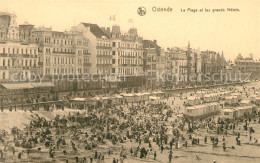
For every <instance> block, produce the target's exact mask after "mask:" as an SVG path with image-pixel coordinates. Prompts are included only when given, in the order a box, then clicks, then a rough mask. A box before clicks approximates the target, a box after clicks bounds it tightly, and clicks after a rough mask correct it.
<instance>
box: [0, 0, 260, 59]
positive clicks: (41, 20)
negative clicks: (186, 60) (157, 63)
mask: <svg viewBox="0 0 260 163" xmlns="http://www.w3.org/2000/svg"><path fill="white" fill-rule="evenodd" d="M139 7H144V8H146V14H145V15H144V16H140V15H138V13H137V9H138V8H139ZM153 7H156V8H158V7H160V8H167V7H170V8H172V10H173V11H172V12H153V11H152V9H153ZM188 8H190V9H197V11H198V12H195V13H194V12H187V11H186V12H181V9H185V10H187V9H188ZM205 8H207V9H210V10H211V11H212V10H213V9H224V10H226V9H227V8H237V9H239V10H240V11H239V12H214V13H213V12H205V11H204V12H199V10H200V9H203V10H205ZM0 11H9V12H14V13H15V14H16V15H17V22H18V24H22V23H24V22H25V21H27V22H29V23H30V24H34V25H35V26H36V27H37V26H42V25H44V26H45V27H52V29H53V30H57V31H64V30H69V29H70V27H72V26H74V25H77V24H79V23H80V22H87V23H95V24H98V25H99V26H100V27H102V26H104V27H109V26H110V27H111V26H112V25H114V24H117V25H120V26H121V30H122V31H127V30H128V29H129V28H130V27H135V28H137V29H138V34H139V35H140V36H142V37H143V38H144V39H150V40H157V42H158V44H159V46H161V47H163V48H167V47H186V46H187V45H188V42H190V45H191V47H192V48H195V49H198V48H199V49H200V50H213V51H217V52H219V53H221V52H222V51H223V52H224V55H225V58H226V59H227V60H228V59H232V60H233V59H234V58H235V57H236V56H237V54H238V53H241V54H242V56H244V57H247V56H248V54H249V53H253V55H254V58H255V59H260V53H259V52H260V48H259V45H260V31H259V30H260V28H259V25H260V23H259V21H260V0H22V1H21V0H0ZM111 15H116V16H115V21H110V20H109V18H110V16H111ZM129 19H133V23H128V20H129Z"/></svg>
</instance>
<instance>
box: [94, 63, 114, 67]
mask: <svg viewBox="0 0 260 163" xmlns="http://www.w3.org/2000/svg"><path fill="white" fill-rule="evenodd" d="M97 66H98V67H110V66H112V64H97Z"/></svg>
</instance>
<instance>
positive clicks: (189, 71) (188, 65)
mask: <svg viewBox="0 0 260 163" xmlns="http://www.w3.org/2000/svg"><path fill="white" fill-rule="evenodd" d="M186 55H187V75H190V73H191V66H192V65H191V48H190V42H188V49H187V52H186Z"/></svg>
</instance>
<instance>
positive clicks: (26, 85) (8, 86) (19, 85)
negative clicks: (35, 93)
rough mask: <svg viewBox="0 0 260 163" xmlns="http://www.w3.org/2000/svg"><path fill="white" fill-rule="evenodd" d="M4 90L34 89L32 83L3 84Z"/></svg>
mask: <svg viewBox="0 0 260 163" xmlns="http://www.w3.org/2000/svg"><path fill="white" fill-rule="evenodd" d="M1 85H2V86H3V87H4V88H6V89H10V90H15V89H31V88H34V87H33V86H32V85H31V84H30V83H4V84H1Z"/></svg>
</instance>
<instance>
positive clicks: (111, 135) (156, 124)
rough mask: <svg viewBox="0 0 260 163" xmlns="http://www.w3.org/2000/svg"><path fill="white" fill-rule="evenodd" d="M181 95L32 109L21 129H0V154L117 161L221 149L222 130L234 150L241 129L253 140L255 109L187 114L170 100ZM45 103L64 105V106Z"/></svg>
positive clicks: (2, 157) (18, 157)
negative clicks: (229, 115) (230, 115)
mask: <svg viewBox="0 0 260 163" xmlns="http://www.w3.org/2000/svg"><path fill="white" fill-rule="evenodd" d="M189 93H190V92H189ZM192 93H195V92H192ZM185 98H186V95H185V93H180V94H178V95H176V97H174V98H169V97H167V98H165V99H164V100H161V102H160V103H159V104H155V105H150V104H147V103H146V102H139V103H127V101H125V102H123V103H122V105H119V106H113V105H111V106H110V107H102V105H100V106H99V107H88V108H87V109H86V110H79V111H70V112H69V114H67V115H64V116H60V115H56V117H55V118H54V119H46V118H44V117H41V116H39V115H38V114H37V111H35V112H34V114H33V116H32V117H31V122H30V124H28V125H27V126H26V127H25V129H19V128H16V127H14V128H12V130H11V132H9V133H8V132H7V131H1V132H0V147H1V148H0V160H8V159H10V160H16V161H17V160H18V161H19V160H23V159H27V160H34V159H37V158H39V157H42V158H41V159H46V160H58V161H64V162H70V161H74V162H91V163H92V162H100V163H101V162H105V160H106V159H107V158H111V159H112V162H113V163H118V162H120V163H122V162H124V160H127V159H141V160H143V159H144V160H145V159H152V160H157V159H158V156H159V155H164V156H165V155H167V156H168V158H167V160H168V161H169V162H171V161H172V159H173V158H174V157H177V156H176V155H175V156H174V151H176V150H179V149H183V150H187V149H189V148H192V147H194V146H200V144H202V143H203V142H204V145H208V144H212V149H213V150H214V149H216V148H219V147H222V149H223V151H227V148H229V147H227V145H226V144H227V143H226V141H227V140H226V137H227V136H228V135H233V136H235V139H236V144H234V145H232V146H231V147H230V148H231V149H232V150H235V149H236V145H242V143H243V142H241V141H242V140H241V139H240V138H241V132H244V131H246V133H248V134H247V135H246V136H248V137H249V141H250V142H252V143H255V144H257V143H258V138H257V137H255V136H254V133H255V129H254V128H253V127H252V126H251V124H252V123H254V121H253V119H256V118H257V116H259V115H255V114H254V115H252V116H244V117H240V118H236V119H234V120H224V119H221V118H217V117H214V116H213V117H209V118H205V119H190V118H189V117H184V116H182V114H181V112H182V109H183V107H184V106H183V103H182V104H180V103H179V104H176V102H175V100H177V99H178V100H179V101H185ZM51 108H55V109H63V110H64V107H58V108H57V107H56V106H52V107H51ZM31 111H33V110H31ZM48 111H50V110H48ZM241 126H242V127H241ZM201 131H206V133H204V135H203V136H199V135H198V134H197V133H198V132H201ZM202 137H203V138H202ZM208 140H210V142H209V141H208ZM219 144H222V145H219ZM196 159H197V160H199V159H200V157H199V156H196Z"/></svg>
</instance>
